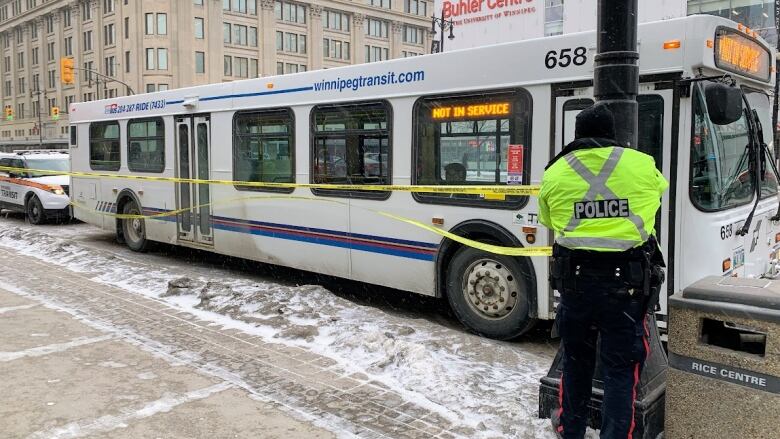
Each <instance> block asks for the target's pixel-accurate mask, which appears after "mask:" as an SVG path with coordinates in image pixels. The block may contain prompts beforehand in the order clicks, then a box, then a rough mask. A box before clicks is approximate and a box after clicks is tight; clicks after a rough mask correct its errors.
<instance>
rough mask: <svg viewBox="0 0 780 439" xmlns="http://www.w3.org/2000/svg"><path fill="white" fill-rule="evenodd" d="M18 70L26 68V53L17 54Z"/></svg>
mask: <svg viewBox="0 0 780 439" xmlns="http://www.w3.org/2000/svg"><path fill="white" fill-rule="evenodd" d="M16 68H17V69H23V68H24V52H19V53H17V54H16Z"/></svg>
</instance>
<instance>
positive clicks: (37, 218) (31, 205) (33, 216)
mask: <svg viewBox="0 0 780 439" xmlns="http://www.w3.org/2000/svg"><path fill="white" fill-rule="evenodd" d="M24 211H25V213H26V214H27V220H28V221H29V222H30V224H34V225H36V226H37V225H39V224H43V223H45V222H46V211H45V210H43V204H41V200H40V199H38V196H37V195H35V194H33V195H32V196H30V198H28V199H27V203H25V206H24Z"/></svg>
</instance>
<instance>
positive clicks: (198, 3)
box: [192, 0, 203, 6]
mask: <svg viewBox="0 0 780 439" xmlns="http://www.w3.org/2000/svg"><path fill="white" fill-rule="evenodd" d="M192 4H194V5H195V6H203V0H193V1H192Z"/></svg>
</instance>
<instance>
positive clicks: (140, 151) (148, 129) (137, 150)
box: [127, 117, 165, 173]
mask: <svg viewBox="0 0 780 439" xmlns="http://www.w3.org/2000/svg"><path fill="white" fill-rule="evenodd" d="M127 143H128V147H127V167H128V169H130V170H131V171H133V172H157V173H159V172H163V170H165V123H164V122H163V119H162V118H161V117H155V118H152V119H135V120H131V121H129V122H128V123H127Z"/></svg>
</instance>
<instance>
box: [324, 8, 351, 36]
mask: <svg viewBox="0 0 780 439" xmlns="http://www.w3.org/2000/svg"><path fill="white" fill-rule="evenodd" d="M322 27H324V28H325V29H332V30H338V31H342V32H349V15H347V14H346V13H344V12H335V11H323V12H322Z"/></svg>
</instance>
